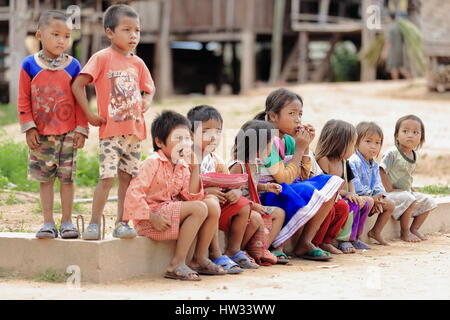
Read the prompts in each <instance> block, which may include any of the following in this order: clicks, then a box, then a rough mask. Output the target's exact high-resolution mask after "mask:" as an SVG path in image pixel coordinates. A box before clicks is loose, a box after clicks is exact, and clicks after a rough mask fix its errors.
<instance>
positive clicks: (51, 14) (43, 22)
mask: <svg viewBox="0 0 450 320" xmlns="http://www.w3.org/2000/svg"><path fill="white" fill-rule="evenodd" d="M53 19H56V20H62V21H64V22H67V21H68V19H70V17H69V16H67V15H66V14H65V13H64V12H62V11H59V10H48V11H45V12H44V13H42V14H41V15H40V17H39V22H38V29H40V28H42V27H44V26H47V25H49V24H50V21H52V20H53Z"/></svg>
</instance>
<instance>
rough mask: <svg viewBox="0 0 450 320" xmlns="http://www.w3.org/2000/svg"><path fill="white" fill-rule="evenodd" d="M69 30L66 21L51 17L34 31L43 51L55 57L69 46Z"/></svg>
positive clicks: (70, 30)
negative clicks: (45, 23)
mask: <svg viewBox="0 0 450 320" xmlns="http://www.w3.org/2000/svg"><path fill="white" fill-rule="evenodd" d="M71 32H72V29H71V28H70V26H69V25H68V24H67V23H66V21H63V20H59V19H52V20H50V21H49V23H48V24H47V25H44V26H42V27H41V28H40V29H39V30H38V31H37V32H36V38H37V39H38V40H39V41H41V43H42V47H43V48H44V50H45V53H46V54H47V55H50V56H51V57H50V58H56V57H57V56H59V55H60V54H62V53H63V52H64V51H66V50H67V48H68V47H69V45H70V36H71Z"/></svg>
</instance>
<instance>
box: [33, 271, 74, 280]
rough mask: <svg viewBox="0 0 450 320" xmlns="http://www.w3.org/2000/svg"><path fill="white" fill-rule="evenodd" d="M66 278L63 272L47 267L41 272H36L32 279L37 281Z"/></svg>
mask: <svg viewBox="0 0 450 320" xmlns="http://www.w3.org/2000/svg"><path fill="white" fill-rule="evenodd" d="M66 280H67V276H66V274H65V273H64V272H60V271H58V270H55V269H51V268H50V269H47V270H45V271H43V272H40V273H38V274H37V276H36V278H34V281H37V282H57V283H60V282H65V281H66Z"/></svg>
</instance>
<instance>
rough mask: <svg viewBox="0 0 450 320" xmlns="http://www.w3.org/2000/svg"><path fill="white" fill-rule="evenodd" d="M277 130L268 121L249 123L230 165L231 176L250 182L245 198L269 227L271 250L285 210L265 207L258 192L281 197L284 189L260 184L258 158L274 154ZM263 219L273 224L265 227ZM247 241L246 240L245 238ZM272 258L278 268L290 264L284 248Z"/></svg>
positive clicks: (236, 144) (267, 239) (244, 129)
mask: <svg viewBox="0 0 450 320" xmlns="http://www.w3.org/2000/svg"><path fill="white" fill-rule="evenodd" d="M274 129H275V128H274V127H273V125H272V124H270V123H269V122H267V121H260V120H251V121H247V122H246V123H245V124H244V125H243V126H242V128H241V130H240V131H239V133H238V135H237V136H236V139H235V142H234V146H233V159H234V160H233V161H232V162H231V165H230V173H237V174H242V173H245V174H247V175H248V181H247V183H246V185H245V186H244V187H243V188H242V195H243V196H244V197H246V198H247V199H249V200H251V201H252V210H253V211H255V212H256V213H258V214H259V216H258V219H259V220H258V221H261V222H260V223H259V225H260V224H261V223H262V225H263V231H265V228H264V225H265V224H267V225H269V226H270V229H269V230H267V231H268V232H269V234H268V235H265V236H264V238H265V239H264V238H263V240H262V241H260V242H262V243H263V244H264V245H265V246H266V248H269V247H270V246H271V244H272V243H273V241H274V240H275V237H276V236H277V235H278V233H279V232H280V230H281V227H282V226H283V223H284V216H285V214H284V210H283V209H281V208H277V207H270V206H263V205H261V201H260V200H259V195H258V191H259V192H263V191H270V192H274V193H276V194H279V193H280V192H281V190H282V187H281V186H280V185H279V184H277V183H266V184H260V183H258V181H259V173H258V165H257V161H256V160H257V158H260V159H265V158H267V156H268V155H269V154H270V153H271V151H272V143H273V137H274V134H275V132H274V131H275V130H274ZM258 148H259V150H258ZM263 219H268V220H270V221H269V223H264V220H263ZM244 237H245V236H244ZM272 254H274V255H275V257H276V258H277V263H278V264H286V263H289V258H288V256H287V255H286V254H285V253H284V252H283V245H281V246H280V247H278V248H275V249H274V250H273V251H272Z"/></svg>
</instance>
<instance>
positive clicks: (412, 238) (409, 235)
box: [400, 232, 420, 242]
mask: <svg viewBox="0 0 450 320" xmlns="http://www.w3.org/2000/svg"><path fill="white" fill-rule="evenodd" d="M400 239H402V240H403V241H406V242H420V238H418V237H417V236H416V235H414V234H412V233H411V232H408V233H407V234H403V233H402V234H401V236H400Z"/></svg>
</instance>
